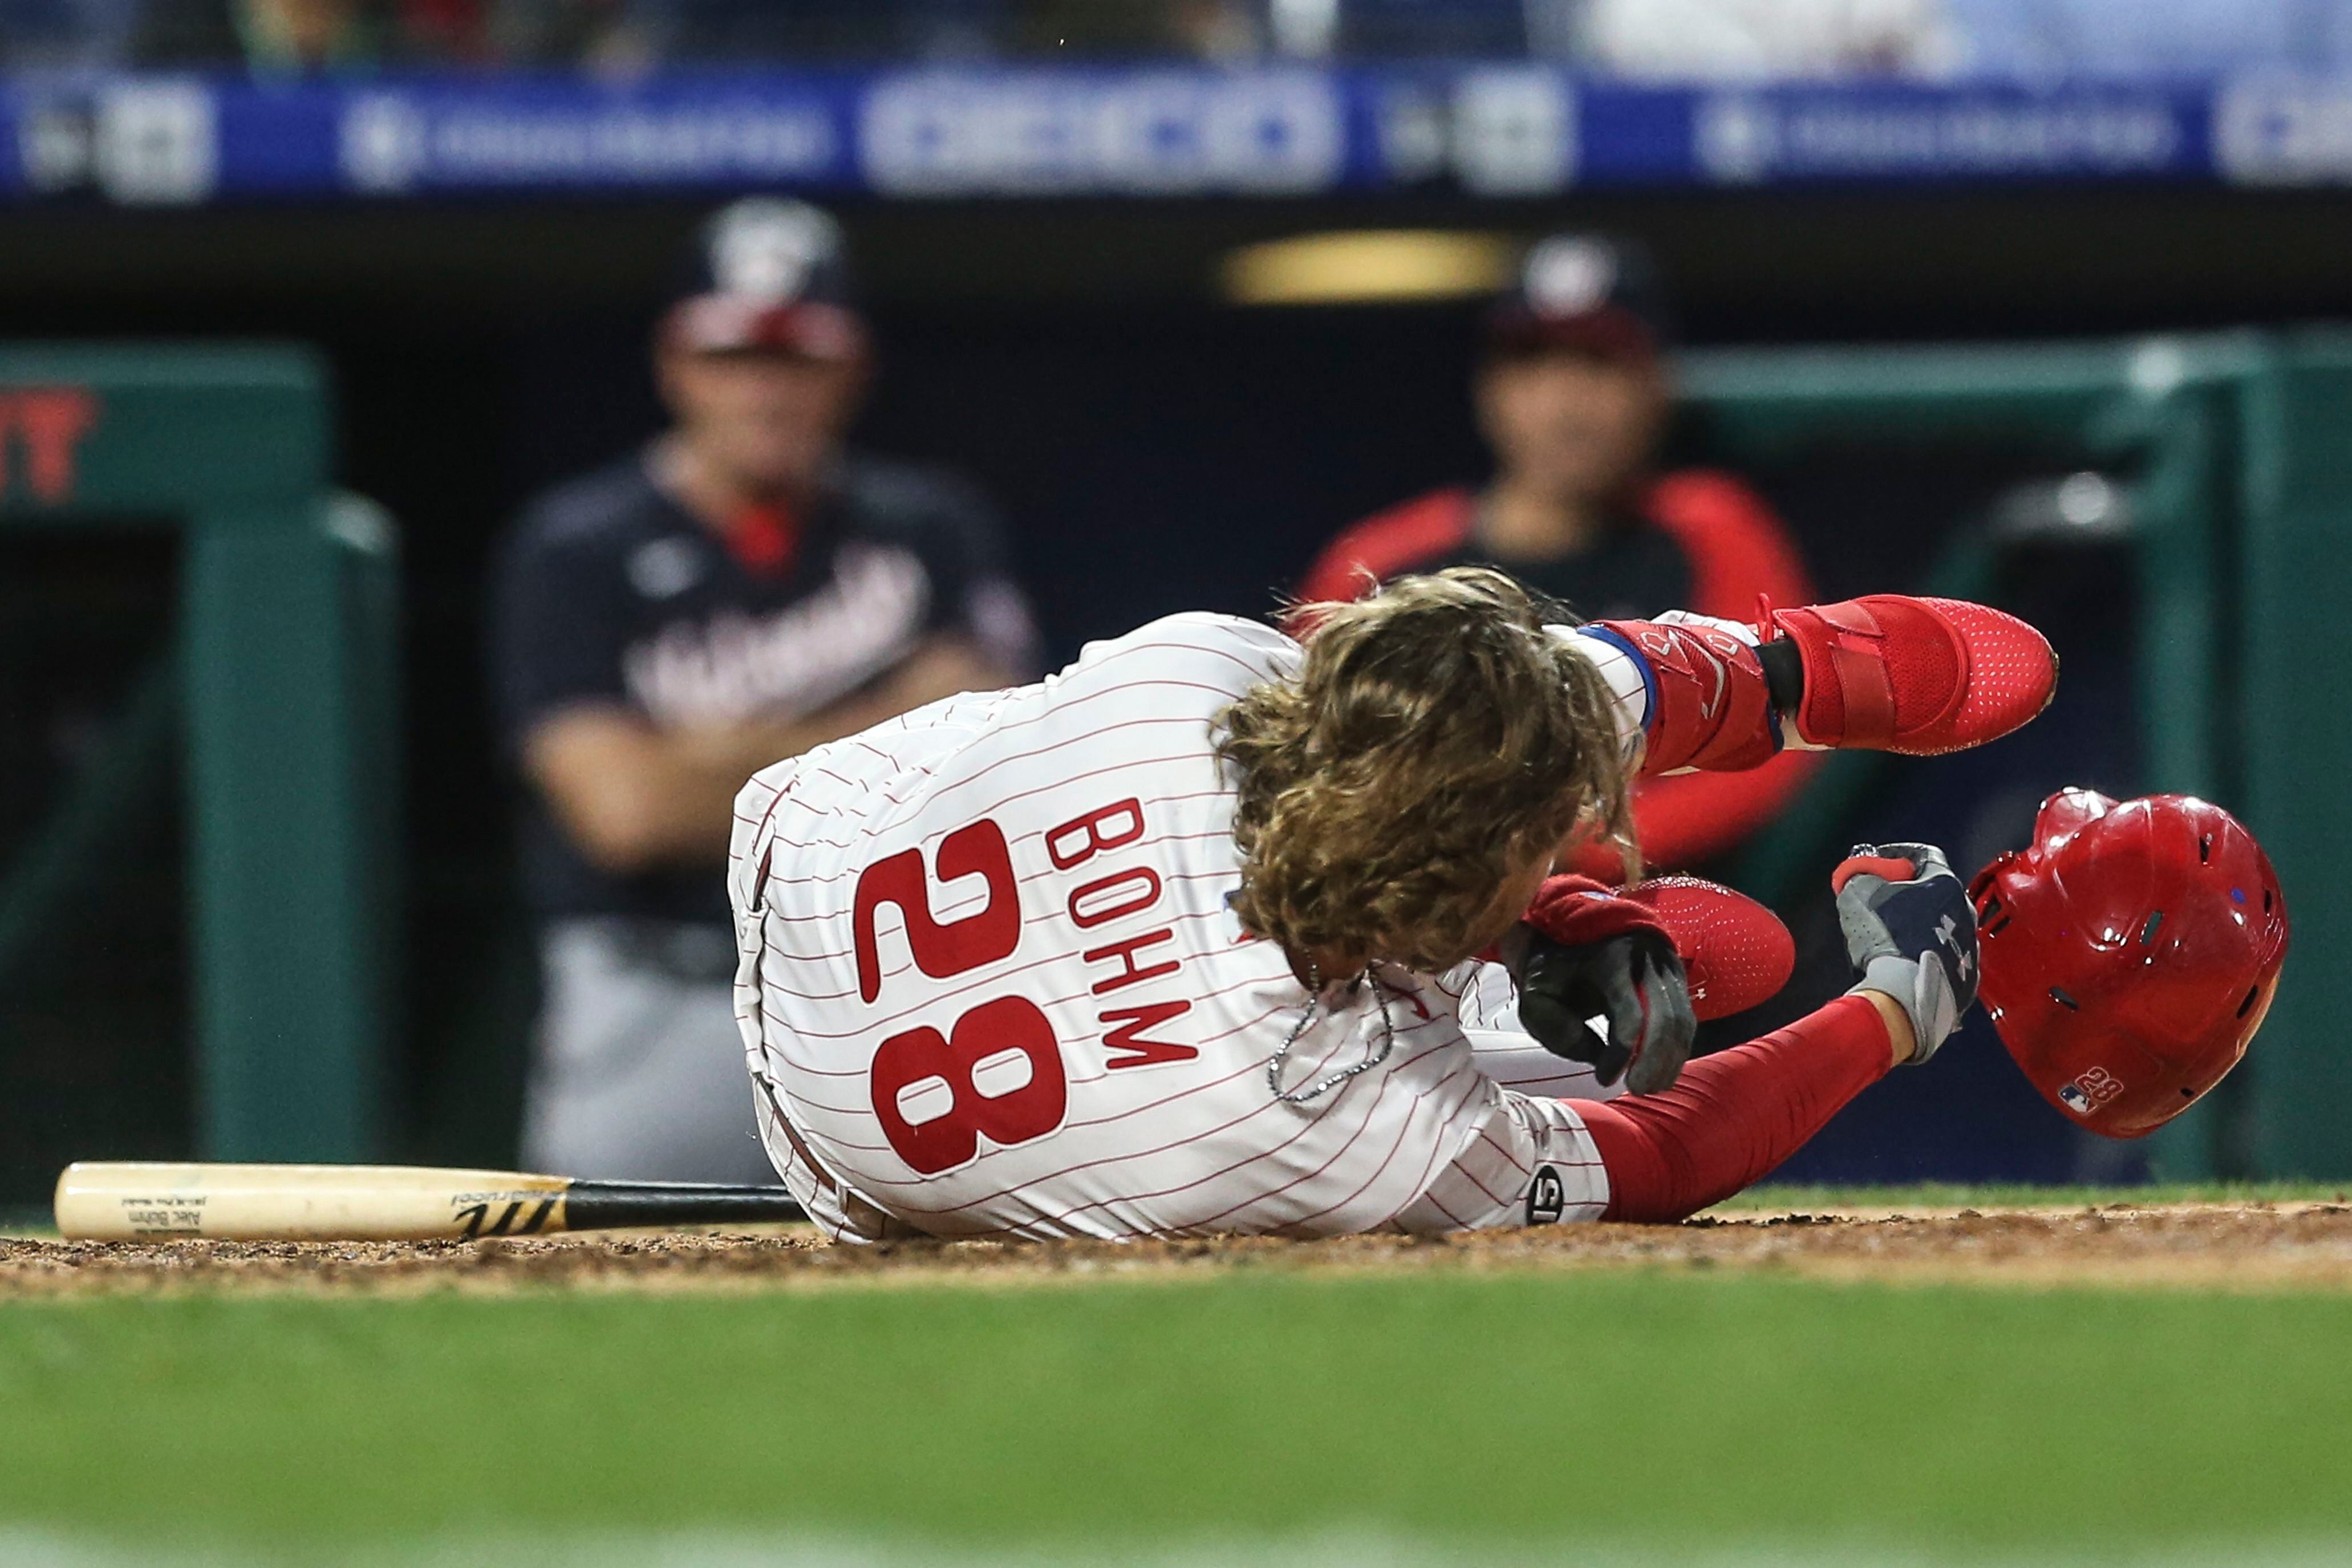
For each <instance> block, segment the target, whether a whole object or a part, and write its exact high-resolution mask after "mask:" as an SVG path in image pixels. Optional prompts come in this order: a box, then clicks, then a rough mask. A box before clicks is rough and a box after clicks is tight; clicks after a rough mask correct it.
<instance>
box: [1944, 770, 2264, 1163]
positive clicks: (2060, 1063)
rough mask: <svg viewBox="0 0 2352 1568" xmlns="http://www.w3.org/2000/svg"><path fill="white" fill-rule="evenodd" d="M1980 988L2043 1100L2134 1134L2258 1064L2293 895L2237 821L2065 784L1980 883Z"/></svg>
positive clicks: (2086, 1120)
mask: <svg viewBox="0 0 2352 1568" xmlns="http://www.w3.org/2000/svg"><path fill="white" fill-rule="evenodd" d="M1969 892H1970V895H1971V896H1972V897H1973V898H1974V900H1975V902H1976V907H1977V921H1978V926H1979V945H1980V949H1981V954H1982V960H1983V965H1984V975H1983V984H1982V988H1981V989H1980V992H1979V995H1980V996H1981V997H1982V998H1983V1000H1984V1004H1985V1010H1986V1011H1987V1012H1988V1013H1990V1014H1991V1016H1992V1020H1993V1027H1994V1028H1995V1029H1996V1030H1999V1031H2000V1038H2001V1043H2002V1044H2004V1045H2006V1046H2007V1047H2008V1048H2009V1053H2010V1055H2011V1056H2012V1057H2014V1058H2015V1059H2016V1061H2017V1064H2018V1066H2019V1067H2020V1068H2021V1069H2023V1071H2024V1072H2025V1076H2026V1077H2027V1078H2028V1079H2030V1080H2032V1083H2033V1086H2034V1087H2035V1088H2036V1089H2039V1090H2040V1091H2041V1092H2042V1097H2043V1098H2044V1099H2046V1100H2048V1101H2049V1102H2050V1103H2051V1104H2053V1105H2054V1106H2056V1107H2057V1108H2058V1109H2059V1110H2060V1111H2062V1112H2063V1113H2066V1115H2067V1116H2068V1117H2069V1118H2070V1119H2072V1120H2074V1121H2077V1122H2080V1123H2081V1124H2083V1125H2084V1126H2086V1127H2088V1128H2090V1129H2091V1130H2092V1131H2093V1132H2095V1133H2099V1134H2105V1136H2107V1137H2111V1138H2137V1137H2141V1136H2143V1135H2145V1134H2148V1133H2151V1132H2153V1131H2155V1130H2156V1129H2157V1128H2158V1127H2160V1126H2162V1125H2163V1124H2165V1123H2167V1122H2168V1121H2170V1120H2171V1119H2172V1118H2173V1117H2175V1116H2177V1115H2179V1113H2181V1112H2182V1111H2184V1110H2186V1109H2188V1108H2189V1106H2190V1105H2192V1104H2194V1103H2196V1102H2197V1101H2198V1099H2199V1098H2200V1097H2201V1096H2202V1095H2203V1094H2204V1093H2205V1092H2206V1091H2208V1090H2210V1089H2211V1088H2212V1087H2213V1085H2214V1084H2216V1083H2218V1082H2221V1079H2222V1078H2223V1077H2224V1076H2225V1075H2226V1074H2227V1073H2228V1072H2229V1071H2230V1069H2231V1068H2232V1067H2234V1066H2236V1065H2237V1064H2238V1062H2239V1061H2240V1060H2241V1059H2242V1058H2243V1057H2244V1055H2245V1054H2246V1046H2247V1043H2248V1042H2249V1041H2250V1040H2252V1039H2253V1037H2254V1031H2255V1030H2258V1029H2260V1028H2261V1027H2262V1022H2263V1014H2265V1013H2266V1012H2268V1011H2269V1009H2270V1005H2271V998H2272V997H2273V995H2274V994H2275V993H2276V992H2277V989H2278V978H2279V968H2280V966H2281V965H2282V964H2283V963H2284V961H2285V959H2286V946H2287V917H2286V899H2285V895H2284V894H2282V893H2281V892H2280V890H2279V882H2278V874H2277V873H2275V872H2274V871H2273V870H2272V869H2271V862H2270V857H2269V856H2267V855H2265V854H2264V853H2263V848H2262V846H2261V845H2260V844H2258V843H2256V842H2255V841H2254V836H2253V835H2252V833H2250V832H2248V831H2246V829H2245V827H2244V825H2243V824H2242V823H2241V822H2239V821H2238V820H2237V819H2236V818H2234V817H2232V816H2231V815H2230V813H2229V812H2227V811H2225V810H2221V808H2220V807H2219V806H2216V805H2213V804H2211V803H2210V802H2208V801H2204V800H2197V799H2195V798H2194V797H2192V796H2187V795H2156V796H2150V797H2148V798H2147V799H2145V800H2126V801H2120V802H2119V801H2116V800H2110V799H2108V798H2107V797H2106V796H2105V795H2101V794H2098V793H2096V792H2095V791H2093V790H2089V789H2062V790H2060V791H2059V792H2058V793H2057V794H2055V795H2053V796H2051V797H2050V799H2048V800H2045V801H2043V802H2042V810H2041V813H2040V815H2039V816H2038V817H2037V818H2036V819H2035V821H2034V831H2033V841H2032V843H2031V844H2030V845H2028V846H2027V847H2026V848H2024V849H2022V850H2013V851H2011V852H2009V853H2007V854H2004V855H2002V856H2000V858H1999V859H1998V860H1996V861H1994V862H1992V863H1991V864H1990V865H1989V866H1987V867H1986V868H1985V869H1984V870H1983V871H1982V872H1981V873H1979V874H1978V876H1977V879H1976V881H1975V883H1973V884H1972V885H1971V887H1970V889H1969Z"/></svg>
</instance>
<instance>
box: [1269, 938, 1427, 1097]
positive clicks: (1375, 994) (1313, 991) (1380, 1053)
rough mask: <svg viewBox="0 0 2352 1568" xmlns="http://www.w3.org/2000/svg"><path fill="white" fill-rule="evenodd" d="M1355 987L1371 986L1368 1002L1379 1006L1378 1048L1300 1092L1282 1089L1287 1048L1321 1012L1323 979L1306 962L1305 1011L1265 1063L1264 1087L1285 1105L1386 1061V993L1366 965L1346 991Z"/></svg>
mask: <svg viewBox="0 0 2352 1568" xmlns="http://www.w3.org/2000/svg"><path fill="white" fill-rule="evenodd" d="M1358 985H1364V986H1370V987H1371V988H1372V1000H1373V1001H1374V1002H1375V1003H1377V1004H1378V1005H1379V1007H1380V1009H1381V1043H1380V1049H1378V1050H1377V1051H1371V1052H1370V1053H1368V1054H1367V1055H1366V1056H1365V1058H1364V1060H1363V1061H1359V1062H1358V1063H1356V1064H1355V1065H1354V1066H1353V1067H1343V1068H1341V1069H1340V1070H1339V1071H1337V1072H1334V1073H1332V1074H1330V1075H1329V1076H1328V1077H1327V1078H1323V1079H1320V1080H1318V1082H1313V1083H1310V1084H1308V1085H1307V1086H1306V1087H1305V1088H1303V1089H1285V1088H1284V1087H1283V1086H1282V1064H1283V1063H1284V1062H1285V1061H1288V1060H1289V1058H1290V1048H1291V1047H1292V1046H1294V1045H1297V1043H1298V1042H1299V1040H1301V1039H1303V1038H1304V1037H1305V1036H1306V1033H1307V1030H1310V1029H1312V1028H1314V1027H1315V1019H1316V1016H1317V1014H1318V1013H1320V1012H1321V1011H1322V1010H1323V976H1322V973H1321V971H1319V970H1318V969H1317V968H1316V967H1315V966H1314V965H1313V964H1311V963H1310V964H1308V965H1307V1010H1306V1011H1305V1012H1303V1013H1301V1014H1299V1015H1298V1021H1297V1023H1295V1024H1293V1025H1292V1026H1291V1029H1290V1038H1288V1039H1287V1040H1284V1041H1283V1042H1282V1048H1281V1049H1280V1050H1279V1051H1276V1052H1275V1053H1274V1055H1273V1057H1272V1059H1271V1060H1269V1061H1267V1062H1266V1064H1265V1086H1266V1087H1267V1088H1268V1089H1271V1090H1272V1091H1274V1097H1275V1098H1276V1099H1277V1100H1279V1101H1281V1102H1282V1103H1284V1104H1286V1105H1304V1104H1306V1103H1307V1102H1308V1101H1310V1100H1319V1099H1321V1098H1322V1097H1323V1096H1324V1095H1326V1094H1328V1093H1329V1092H1331V1091H1332V1090H1334V1089H1337V1088H1338V1087H1339V1085H1340V1084H1342V1083H1345V1082H1348V1080H1349V1079H1350V1078H1353V1077H1355V1076H1356V1075H1357V1074H1358V1073H1360V1072H1370V1071H1371V1070H1372V1069H1373V1068H1375V1067H1378V1066H1379V1065H1380V1064H1381V1062H1383V1061H1387V1060H1388V1059H1389V1052H1390V1051H1393V1050H1394V1049H1395V1048H1396V1020H1395V1019H1392V1018H1391V1017H1390V1016H1389V998H1388V993H1387V992H1386V991H1384V990H1382V989H1381V982H1380V978H1379V977H1377V976H1375V975H1374V974H1373V973H1372V967H1371V966H1370V964H1367V965H1365V966H1364V968H1363V972H1362V973H1361V974H1360V975H1358V976H1357V977H1356V979H1355V982H1354V984H1352V985H1350V986H1349V989H1350V990H1353V989H1354V988H1355V987H1356V986H1358Z"/></svg>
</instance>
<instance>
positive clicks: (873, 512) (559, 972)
mask: <svg viewBox="0 0 2352 1568" xmlns="http://www.w3.org/2000/svg"><path fill="white" fill-rule="evenodd" d="M654 361H655V367H656V372H657V374H658V378H659V382H660V386H661V392H662V397H663V399H664V401H665V402H667V405H668V407H669V411H670V413H671V415H672V417H673V419H674V420H675V425H674V427H673V428H672V429H671V430H670V431H669V432H668V433H667V434H665V435H663V436H661V437H659V438H658V439H656V441H655V442H654V443H653V444H651V445H650V446H648V447H646V449H645V450H643V451H641V452H637V453H634V454H632V455H629V456H627V457H625V458H624V459H622V460H621V461H620V462H618V463H616V464H614V465H613V466H611V467H609V468H606V469H604V470H602V471H600V472H597V473H594V474H591V475H588V476H585V477H583V478H581V479H578V480H575V481H573V482H572V483H571V484H568V485H564V486H561V487H559V488H557V489H556V490H554V491H552V492H551V493H550V494H548V495H546V496H543V497H541V498H540V499H539V500H538V501H536V502H535V503H533V504H532V505H531V506H530V508H529V509H528V510H527V511H526V512H525V514H524V515H523V517H522V518H521V519H520V523H519V524H518V525H517V527H516V528H515V530H514V533H513V535H512V536H511V538H509V540H508V542H507V546H506V549H505V551H504V553H503V557H502V559H501V560H500V563H499V573H498V581H497V586H496V594H497V602H496V606H495V612H494V620H495V626H494V632H493V636H494V641H495V653H494V664H495V666H496V668H495V676H496V681H497V684H498V686H499V693H498V695H499V706H500V709H501V714H502V718H503V722H504V724H505V726H506V728H507V733H508V736H509V741H510V744H511V745H512V747H513V748H514V753H515V756H516V758H517V760H518V761H519V763H520V767H521V769H522V771H523V773H524V775H525V777H526V778H527V779H528V780H529V782H530V785H531V787H532V790H531V796H532V798H531V802H530V813H529V817H528V820H527V821H526V823H525V829H524V831H525V845H524V853H525V856H526V866H525V869H526V874H527V877H528V880H529V885H530V894H531V897H532V900H533V902H534V904H535V905H536V907H537V911H538V913H539V915H540V916H541V920H542V921H543V923H544V925H543V934H542V940H541V952H542V956H543V961H544V965H545V979H546V985H545V1004H544V1010H543V1012H542V1014H541V1021H540V1030H539V1042H538V1054H537V1058H536V1060H535V1061H534V1063H533V1067H532V1072H531V1077H530V1093H529V1102H528V1104H527V1106H526V1109H525V1114H524V1129H523V1149H522V1157H523V1159H524V1161H525V1163H526V1164H528V1165H529V1166H531V1167H532V1168H534V1169H541V1170H548V1171H553V1172H558V1173H562V1174H567V1175H583V1176H614V1177H634V1178H643V1179H657V1180H658V1179H667V1180H681V1181H683V1180H709V1181H761V1182H767V1181H773V1180H774V1179H775V1176H774V1172H773V1171H772V1169H771V1167H770V1166H769V1164H768V1161H767V1157H766V1156H765V1155H763V1154H762V1153H761V1149H760V1144H759V1139H758V1138H757V1136H756V1135H755V1133H754V1130H753V1124H752V1117H751V1089H750V1081H749V1080H748V1079H747V1077H746V1076H745V1074H744V1070H743V1047H742V1040H741V1038H740V1035H739V1034H738V1033H737V1031H736V1027H735V1019H734V1009H733V1002H732V998H731V993H730V983H731V981H732V979H733V975H734V961H735V944H734V937H733V935H732V932H731V928H730V925H729V913H728V905H727V889H726V882H725V877H724V874H723V873H724V866H725V862H726V858H727V839H728V831H729V827H730V819H731V817H732V806H733V801H734V797H735V792H736V790H737V789H740V788H741V787H742V784H743V781H744V780H745V779H748V778H750V777H751V774H752V773H753V772H754V771H756V770H757V769H759V768H764V767H766V766H767V765H768V764H769V763H772V762H775V761H778V760H781V759H782V758H786V757H791V756H794V755H796V754H798V753H800V752H803V751H806V750H808V749H809V748H810V747H814V746H817V745H820V744H822V743H823V742H825V741H828V740H832V739H835V738H837V737H841V736H845V735H850V734H854V733H856V731H858V730H861V729H864V728H866V727H869V726H872V725H875V724H878V723H880V722H881V721H883V720H885V719H887V718H890V717H893V716H897V715H898V714H900V713H904V712H906V711H907V710H908V709H910V708H914V707H919V706H922V705H923V704H925V703H929V702H931V701H934V700H936V699H938V698H940V697H944V696H948V695H952V694H954V693H956V692H961V691H969V690H974V689H984V688H990V687H995V686H1000V685H1010V684H1013V683H1014V682H1017V681H1020V680H1025V679H1028V678H1029V677H1030V674H1031V673H1032V672H1031V665H1032V664H1034V652H1033V648H1032V641H1033V639H1032V635H1031V631H1030V622H1029V617H1028V612H1027V610H1026V608H1025V606H1024V603H1023V601H1022V599H1021V596H1020V594H1019V592H1018V591H1016V589H1015V588H1014V587H1013V583H1012V581H1011V580H1010V579H1009V578H1008V577H1007V576H1006V574H1005V570H1004V568H1003V564H1002V562H1001V561H1000V559H999V556H998V544H997V539H996V535H995V528H994V526H993V523H992V519H991V517H989V515H988V513H987V511H986V509H985V508H984V507H982V505H981V504H980V502H979V501H978V500H977V499H976V498H975V497H973V496H972V495H971V493H970V492H968V491H966V490H965V489H963V488H962V487H961V486H958V485H956V484H954V483H952V482H950V481H949V480H947V479H944V478H942V477H940V476H937V475H934V474H930V473H927V472H924V471H922V470H919V469H916V468H910V467H906V466H901V465H897V464H890V463H884V462H879V461H877V460H874V459H871V458H867V457H864V456H861V455H856V454H855V453H846V452H845V451H843V449H842V445H841V441H842V433H843V428H844V426H845V424H846V423H847V422H848V420H849V418H850V416H851V414H852V413H854V411H855V410H856V405H857V402H858V400H859V395H860V392H861V391H862V390H863V388H864V385H865V382H866V373H867V369H868V363H869V361H868V356H867V350H866V329H865V325H864V323H863V322H862V321H861V320H860V319H859V317H858V315H857V314H856V310H855V309H854V308H853V307H852V305H851V303H850V295H849V291H848V280H847V277H846V276H845V257H844V255H843V250H842V245H841V239H840V234H839V231H838V229H837V228H836V227H835V224H834V222H833V220H832V219H831V218H830V217H828V216H826V215H825V214H823V213H821V212H819V211H817V210H816V209H815V208H814V207H809V206H805V205H803V204H799V203H794V202H782V201H772V200H748V201H742V202H738V203H736V204H734V205H732V206H730V207H727V208H725V209H724V210H722V211H721V212H719V214H717V215H716V216H714V217H713V218H712V219H711V220H710V221H709V223H708V224H707V225H704V227H703V229H702V231H701V233H700V235H698V240H697V243H696V244H695V246H694V247H693V249H692V251H691V253H690V255H689V257H688V262H687V264H686V266H685V267H684V268H683V269H682V276H681V278H680V283H679V287H677V292H676V295H675V298H674V302H673V303H672V304H671V306H670V308H669V309H668V311H667V314H666V315H665V316H664V317H663V319H662V322H661V325H660V327H659V329H658V332H657V336H656V344H655V350H654Z"/></svg>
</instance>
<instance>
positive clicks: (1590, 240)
mask: <svg viewBox="0 0 2352 1568" xmlns="http://www.w3.org/2000/svg"><path fill="white" fill-rule="evenodd" d="M1672 341H1674V318H1673V313H1672V312H1671V311H1670V310H1669V309H1668V308H1667V306H1666V299H1665V292H1664V288H1663V287H1661V286H1660V284H1659V281H1658V272H1657V268H1656V267H1655V266H1654V265H1653V264H1652V262H1651V260H1650V256H1649V253H1648V252H1647V251H1645V250H1643V248H1642V247H1641V246H1638V245H1636V244H1633V242H1631V241H1629V240H1621V239H1613V238H1611V237H1609V236H1608V235H1593V234H1558V235H1550V236H1549V237H1547V238H1544V239H1540V240H1538V241H1537V242H1536V243H1535V244H1534V245H1532V246H1528V253H1527V255H1526V256H1525V257H1524V258H1522V259H1521V261H1520V263H1519V268H1518V271H1517V273H1516V274H1515V275H1514V276H1513V277H1512V280H1511V283H1510V285H1509V287H1507V288H1506V289H1505V290H1504V292H1503V294H1502V295H1501V296H1500V297H1499V298H1496V301H1495V302H1494V304H1493V305H1492V306H1490V307H1489V308H1488V309H1487V311H1486V342H1487V346H1488V347H1489V348H1492V349H1494V350H1497V351H1499V352H1503V353H1528V352H1534V351H1538V350H1544V349H1572V350H1582V351H1584V352H1586V353H1591V354H1598V355H1600V356H1601V357H1603V358H1605V359H1611V360H1623V361H1647V360H1650V359H1653V358H1654V357H1655V356H1656V355H1657V353H1658V351H1659V350H1661V349H1663V348H1664V347H1665V346H1666V345H1667V344H1669V343H1671V342H1672Z"/></svg>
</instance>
